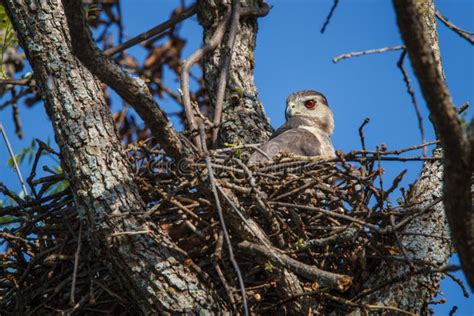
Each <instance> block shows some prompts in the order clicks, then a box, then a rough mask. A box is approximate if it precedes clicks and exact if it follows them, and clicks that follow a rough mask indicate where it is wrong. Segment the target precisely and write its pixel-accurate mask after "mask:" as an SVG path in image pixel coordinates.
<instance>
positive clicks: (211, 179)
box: [199, 124, 249, 316]
mask: <svg viewBox="0 0 474 316" xmlns="http://www.w3.org/2000/svg"><path fill="white" fill-rule="evenodd" d="M199 134H200V136H201V142H202V149H203V152H204V154H205V155H206V165H207V172H208V175H209V183H210V185H211V190H212V193H213V195H214V200H215V202H216V208H217V213H218V215H219V221H220V223H221V228H222V232H223V233H224V239H225V241H226V243H227V249H228V251H229V260H230V261H231V262H232V266H233V267H234V270H235V273H236V274H237V279H238V280H239V286H240V290H241V292H242V303H243V307H244V314H245V315H246V316H248V315H249V310H248V305H247V295H246V293H245V284H244V279H243V278H242V273H241V272H240V268H239V265H238V263H237V261H236V260H235V257H234V250H233V249H232V244H231V242H230V237H229V232H228V230H227V227H226V224H225V220H224V215H223V213H222V207H221V202H220V199H219V193H217V186H216V179H215V178H214V171H213V169H212V165H211V157H210V156H209V152H208V151H207V146H206V132H205V130H204V125H203V124H200V125H199Z"/></svg>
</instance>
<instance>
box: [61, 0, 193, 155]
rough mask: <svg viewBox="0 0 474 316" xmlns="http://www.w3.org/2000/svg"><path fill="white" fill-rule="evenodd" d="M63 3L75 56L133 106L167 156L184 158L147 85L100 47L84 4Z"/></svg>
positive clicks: (179, 144)
mask: <svg viewBox="0 0 474 316" xmlns="http://www.w3.org/2000/svg"><path fill="white" fill-rule="evenodd" d="M62 2H63V6H64V11H65V14H66V17H67V21H68V24H69V29H70V35H71V43H72V49H73V52H74V54H75V55H76V56H77V57H78V58H79V59H80V61H81V62H82V63H83V64H84V65H85V66H86V67H87V68H88V69H89V70H90V71H91V72H92V73H93V74H94V75H96V76H97V77H98V78H99V79H100V80H102V81H103V82H104V83H106V84H107V85H109V86H111V87H112V88H113V89H114V90H115V91H116V92H117V93H118V94H119V95H120V96H121V97H122V98H123V99H124V100H125V101H126V102H128V103H130V104H131V105H132V106H133V108H134V109H135V110H136V111H137V113H138V115H139V116H140V117H141V118H142V119H143V121H144V122H145V124H146V125H147V126H148V128H150V130H151V131H152V134H153V136H155V137H156V138H157V140H158V142H159V143H160V145H161V146H162V147H163V148H164V149H165V150H166V152H167V154H169V155H170V156H172V157H173V158H175V159H179V158H182V157H183V156H184V154H185V148H184V146H183V145H182V144H181V141H180V139H179V138H178V135H177V133H176V131H175V130H174V129H173V127H172V126H171V123H170V122H169V120H168V118H167V116H166V113H164V112H163V111H162V110H161V109H160V107H159V106H158V105H157V104H156V102H155V100H154V98H153V96H152V95H151V93H150V91H149V89H148V87H147V85H146V84H145V82H144V81H143V80H141V79H140V78H133V77H131V76H130V75H128V74H127V73H126V72H125V71H124V70H123V69H121V68H120V67H119V66H118V65H117V64H115V63H114V62H113V61H111V60H110V59H109V58H107V57H106V56H105V55H104V53H103V52H101V51H100V50H99V49H98V48H97V47H96V45H95V43H94V41H93V39H92V37H91V33H90V31H89V29H88V26H87V24H86V21H85V18H84V9H83V7H82V3H81V2H80V1H77V0H63V1H62Z"/></svg>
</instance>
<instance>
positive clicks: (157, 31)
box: [104, 5, 196, 57]
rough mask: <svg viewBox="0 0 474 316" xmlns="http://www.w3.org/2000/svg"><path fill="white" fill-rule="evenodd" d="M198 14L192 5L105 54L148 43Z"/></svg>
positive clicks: (113, 53)
mask: <svg viewBox="0 0 474 316" xmlns="http://www.w3.org/2000/svg"><path fill="white" fill-rule="evenodd" d="M195 13H196V5H192V6H190V7H188V8H187V9H185V10H184V11H183V12H181V13H179V14H176V15H173V16H172V17H171V18H170V19H169V20H168V21H166V22H163V23H161V24H158V25H157V26H155V27H153V28H151V29H149V30H148V31H145V32H143V33H141V34H139V35H137V36H135V37H134V38H132V39H130V40H128V41H126V42H125V43H123V44H120V45H117V46H115V47H112V48H109V49H107V50H106V51H105V52H104V54H105V55H106V56H109V57H111V56H113V55H115V54H117V53H119V52H122V51H124V50H126V49H128V48H130V47H132V46H134V45H136V44H138V43H141V42H143V41H146V40H148V39H150V38H152V37H155V36H160V35H161V34H162V33H164V32H165V31H167V30H168V29H170V28H172V27H174V26H175V25H176V24H178V23H180V22H182V21H184V20H186V19H187V18H189V17H191V16H193V15H194V14H195Z"/></svg>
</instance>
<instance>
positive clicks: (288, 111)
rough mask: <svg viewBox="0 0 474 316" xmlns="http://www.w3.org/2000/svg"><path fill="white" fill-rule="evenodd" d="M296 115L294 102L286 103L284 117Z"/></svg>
mask: <svg viewBox="0 0 474 316" xmlns="http://www.w3.org/2000/svg"><path fill="white" fill-rule="evenodd" d="M295 115H296V104H295V103H293V102H290V103H288V106H287V107H286V117H292V116H295Z"/></svg>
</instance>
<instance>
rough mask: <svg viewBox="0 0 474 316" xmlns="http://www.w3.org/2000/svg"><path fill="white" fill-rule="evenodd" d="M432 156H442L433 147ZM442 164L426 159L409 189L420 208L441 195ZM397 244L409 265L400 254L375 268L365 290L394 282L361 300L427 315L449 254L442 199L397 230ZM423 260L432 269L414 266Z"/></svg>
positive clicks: (449, 245)
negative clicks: (398, 238)
mask: <svg viewBox="0 0 474 316" xmlns="http://www.w3.org/2000/svg"><path fill="white" fill-rule="evenodd" d="M434 156H438V157H440V156H441V150H440V149H436V150H435V153H434ZM442 181H443V165H442V163H441V161H434V162H426V163H425V164H424V166H423V170H422V172H421V175H420V178H419V179H418V180H417V182H416V183H415V184H414V185H413V187H412V189H411V190H410V192H409V200H410V202H413V203H419V204H418V205H417V209H419V210H421V209H424V208H426V207H428V206H429V205H431V204H433V203H436V201H439V200H440V198H441V197H442V195H443V194H442V183H443V182H442ZM399 236H400V243H401V244H402V246H403V247H404V248H405V250H406V254H407V257H408V259H409V260H410V262H411V263H412V264H413V266H412V267H410V264H409V263H408V262H405V261H404V260H406V258H405V257H404V255H403V254H402V253H400V254H398V256H399V257H400V258H401V260H402V262H389V264H383V265H381V266H380V267H379V269H377V270H376V271H374V273H372V274H371V275H370V277H369V278H368V280H367V282H366V283H365V290H370V289H374V288H376V287H378V286H380V285H383V284H384V283H386V282H387V281H391V280H394V281H396V282H395V283H393V284H387V285H386V286H382V287H380V288H379V289H378V290H377V291H374V292H372V293H370V294H368V295H367V296H365V297H363V299H362V300H361V302H362V303H364V304H375V305H383V306H393V307H397V308H400V309H402V310H406V311H409V312H412V313H419V314H421V315H425V314H429V313H428V311H427V304H428V303H429V302H430V301H431V300H432V299H433V297H434V296H436V294H438V289H439V282H440V281H441V279H442V277H443V274H442V273H439V269H440V268H442V267H444V266H445V265H446V264H447V263H448V259H449V256H450V254H451V243H450V241H449V240H450V238H449V229H448V225H447V222H446V214H445V211H444V206H443V203H442V202H441V201H439V202H438V203H436V204H434V205H433V206H432V207H430V208H429V209H428V210H427V212H425V213H424V214H422V215H421V216H418V217H416V218H415V219H413V220H412V221H411V222H409V223H408V224H407V225H406V226H405V227H404V229H403V230H402V231H401V232H400V233H399ZM417 261H421V262H426V263H429V264H430V265H431V266H432V270H431V271H429V270H426V269H420V268H419V267H418V268H417V265H416V262H417Z"/></svg>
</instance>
